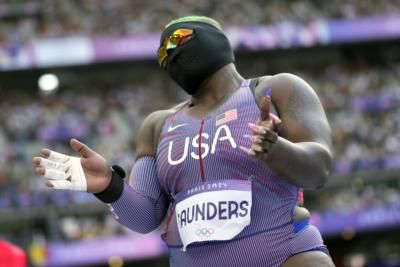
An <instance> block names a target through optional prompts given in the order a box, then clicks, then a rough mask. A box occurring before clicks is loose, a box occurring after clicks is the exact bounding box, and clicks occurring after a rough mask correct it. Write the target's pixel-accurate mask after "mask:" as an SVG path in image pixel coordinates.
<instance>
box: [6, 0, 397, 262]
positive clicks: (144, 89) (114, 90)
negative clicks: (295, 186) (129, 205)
mask: <svg viewBox="0 0 400 267" xmlns="http://www.w3.org/2000/svg"><path fill="white" fill-rule="evenodd" d="M189 14H201V15H207V16H211V17H213V18H215V19H217V20H218V21H220V22H221V24H222V25H223V26H224V28H225V31H226V33H227V35H228V37H229V38H230V40H231V43H232V45H233V46H234V47H235V50H236V55H237V59H236V60H237V66H238V69H239V71H240V72H241V73H242V74H243V75H244V76H245V77H254V76H258V75H265V74H275V73H279V72H292V73H295V74H297V75H299V76H301V77H303V78H304V79H305V80H306V81H308V82H309V83H310V84H311V85H312V86H313V88H314V89H315V90H316V91H317V93H318V94H319V96H320V98H321V100H322V102H323V105H324V106H325V108H326V111H327V114H328V117H329V120H330V123H331V126H332V129H333V138H334V148H335V153H336V155H335V167H334V172H333V175H332V177H331V179H330V181H329V183H328V185H327V186H326V187H325V188H323V189H322V190H320V191H318V192H307V191H306V192H305V206H306V207H307V208H309V209H310V210H311V212H312V220H313V223H315V224H316V225H317V226H318V227H319V228H320V229H321V232H322V234H323V236H324V238H325V240H326V244H327V245H328V248H329V249H330V251H331V253H332V257H333V259H334V261H335V263H336V264H337V266H338V267H340V266H349V267H363V266H374V267H389V266H390V267H393V266H400V172H399V170H400V1H399V0H395V1H389V0H387V1H386V0H362V1H360V0H349V1H347V0H346V1H339V0H330V1H322V0H320V1H318V0H304V1H299V0H296V1H290V0H279V1H278V0H268V1H261V0H259V1H257V0H251V1H250V0H247V1H241V0H229V1H218V0H207V1H197V0H170V1H158V0H147V1H140V0H130V1H129V0H103V1H101V0H70V1H61V0H59V1H55V0H54V1H51V0H41V1H38V0H28V1H22V0H15V1H3V0H2V1H0V19H1V23H0V240H3V241H7V242H10V243H13V244H15V245H18V246H19V247H21V248H22V249H23V250H24V251H25V252H26V255H27V262H28V263H27V266H46V267H50V266H87V267H89V266H91V267H96V266H99V267H103V266H104V267H105V266H112V267H121V266H168V258H167V256H166V253H167V250H166V248H165V246H164V245H163V243H162V241H161V240H160V238H159V236H160V234H161V233H162V227H160V230H158V231H155V232H153V233H151V234H148V235H140V234H136V233H133V232H131V231H129V230H127V229H125V228H123V227H121V226H119V225H118V224H117V223H116V222H115V221H114V220H113V219H112V216H110V215H109V214H108V212H107V209H106V208H105V206H104V205H103V204H101V203H99V202H98V201H96V199H95V198H94V197H92V196H91V195H90V194H86V193H70V192H64V191H58V192H49V190H47V189H46V188H44V186H43V185H42V181H41V179H39V177H37V176H35V174H34V171H33V169H34V168H33V166H32V164H31V157H32V156H33V155H34V154H36V153H37V152H38V151H39V149H40V148H41V147H43V146H45V147H51V148H54V149H55V150H58V151H62V152H66V153H71V150H70V149H69V147H68V145H67V143H68V140H69V138H71V137H77V138H79V139H81V140H83V141H85V142H87V143H88V144H89V145H90V146H92V147H93V148H95V149H96V150H97V151H98V152H100V153H101V154H103V155H104V156H105V157H106V158H108V159H109V160H110V162H112V163H117V162H118V163H119V164H120V165H122V166H124V167H125V169H127V170H128V169H130V167H131V165H132V163H133V158H134V155H135V144H134V142H135V135H136V132H137V129H138V126H139V125H140V123H141V121H142V120H143V118H144V117H145V116H146V114H148V113H149V112H151V111H153V110H156V109H160V108H165V107H168V106H171V105H173V104H174V103H177V102H179V101H181V100H183V99H185V98H186V96H185V95H184V94H183V93H182V92H181V90H179V89H178V87H177V85H176V84H174V83H173V82H172V81H170V79H169V78H168V77H167V75H166V74H165V73H164V72H163V71H162V70H161V69H160V68H159V67H158V65H157V62H156V60H155V52H156V49H157V45H158V35H159V33H160V32H161V30H162V27H163V25H164V24H165V23H167V22H168V21H169V20H171V19H173V18H176V17H179V16H184V15H189ZM43 75H44V76H43ZM0 245H1V244H0ZM5 251H6V250H5V249H4V248H3V247H2V246H0V266H7V267H8V266H14V265H12V264H11V262H7V259H6V256H5V254H6V252H5ZM2 264H3V265H2ZM15 266H16V265H15Z"/></svg>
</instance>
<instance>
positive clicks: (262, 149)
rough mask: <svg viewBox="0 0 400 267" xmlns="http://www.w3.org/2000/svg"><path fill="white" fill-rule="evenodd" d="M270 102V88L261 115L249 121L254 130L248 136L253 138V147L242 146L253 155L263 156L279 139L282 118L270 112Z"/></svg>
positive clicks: (263, 101) (264, 98) (262, 103)
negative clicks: (251, 121)
mask: <svg viewBox="0 0 400 267" xmlns="http://www.w3.org/2000/svg"><path fill="white" fill-rule="evenodd" d="M270 104H271V97H270V89H267V92H266V95H265V96H264V97H263V99H262V102H261V106H260V111H261V112H260V117H259V118H258V120H257V122H256V123H249V127H250V129H251V130H252V132H253V134H252V135H251V136H248V137H249V138H250V139H251V140H252V144H251V147H250V148H245V147H242V146H241V147H240V148H241V149H242V150H243V151H245V152H246V153H247V154H248V155H250V156H252V157H256V158H263V157H264V156H265V155H266V154H268V152H269V151H270V150H271V149H272V147H273V146H274V144H275V143H276V141H277V140H278V134H279V130H280V127H281V120H280V119H279V118H278V117H277V116H276V115H275V114H273V113H270Z"/></svg>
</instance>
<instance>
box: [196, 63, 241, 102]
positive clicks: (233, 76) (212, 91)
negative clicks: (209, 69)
mask: <svg viewBox="0 0 400 267" xmlns="http://www.w3.org/2000/svg"><path fill="white" fill-rule="evenodd" d="M242 82H243V77H242V76H241V75H240V74H239V73H238V72H237V70H236V67H235V65H234V64H233V63H231V64H228V65H226V66H224V67H223V68H221V69H220V70H218V71H217V72H216V73H214V74H213V75H212V76H211V77H210V78H208V79H207V80H205V81H204V82H203V83H202V85H201V87H200V88H199V89H198V91H197V93H196V94H194V95H193V96H192V101H191V105H192V106H196V105H202V106H206V107H210V108H212V107H214V106H216V105H218V104H219V103H220V102H222V100H223V99H225V98H226V97H227V96H229V95H231V94H232V93H233V92H235V91H236V90H237V89H238V88H239V87H240V84H241V83H242Z"/></svg>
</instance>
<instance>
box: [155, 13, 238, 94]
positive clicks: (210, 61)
mask: <svg viewBox="0 0 400 267" xmlns="http://www.w3.org/2000/svg"><path fill="white" fill-rule="evenodd" d="M177 29H193V30H194V34H195V35H194V37H193V38H192V39H190V40H189V41H187V42H186V43H184V44H182V45H180V46H178V47H176V48H174V49H172V50H169V51H168V59H167V65H166V70H167V71H168V73H169V75H170V76H171V78H172V79H173V80H174V81H176V82H177V83H178V84H179V85H180V86H181V87H182V88H183V89H184V90H185V91H186V92H187V93H188V94H190V95H193V94H194V93H196V91H197V90H198V89H199V87H200V85H201V83H202V82H204V80H206V79H207V78H209V77H210V76H211V75H212V74H214V73H215V72H216V71H218V70H219V69H220V68H222V67H223V66H225V65H227V64H229V63H232V62H233V61H234V55H233V50H232V47H231V45H230V43H229V41H228V38H227V37H226V36H225V34H224V33H223V32H222V31H220V30H219V29H217V28H216V27H214V26H212V25H210V24H208V23H204V22H193V21H189V22H179V23H175V24H172V25H171V26H169V27H168V28H166V29H165V30H164V31H163V33H162V35H161V42H160V43H161V45H162V44H163V42H164V40H165V38H166V37H168V36H170V35H171V34H172V33H173V32H174V31H175V30H177Z"/></svg>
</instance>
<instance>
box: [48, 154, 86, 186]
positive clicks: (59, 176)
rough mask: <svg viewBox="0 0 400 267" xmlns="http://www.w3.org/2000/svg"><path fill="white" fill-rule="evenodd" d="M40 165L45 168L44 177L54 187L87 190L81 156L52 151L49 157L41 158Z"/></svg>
mask: <svg viewBox="0 0 400 267" xmlns="http://www.w3.org/2000/svg"><path fill="white" fill-rule="evenodd" d="M40 166H42V167H43V168H45V174H44V177H45V178H47V181H48V182H49V183H50V184H51V185H53V188H54V189H68V190H75V191H86V190H87V182H86V177H85V173H84V172H83V168H82V164H81V159H80V158H78V157H71V156H68V155H64V154H61V153H58V152H55V151H51V152H50V155H49V158H48V159H44V158H41V159H40Z"/></svg>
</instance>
